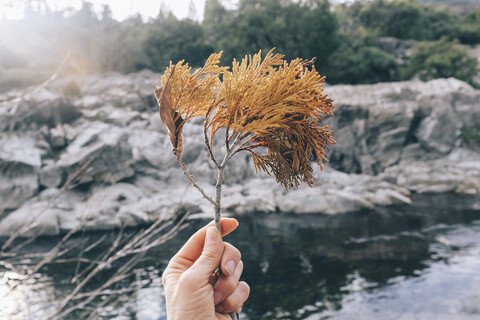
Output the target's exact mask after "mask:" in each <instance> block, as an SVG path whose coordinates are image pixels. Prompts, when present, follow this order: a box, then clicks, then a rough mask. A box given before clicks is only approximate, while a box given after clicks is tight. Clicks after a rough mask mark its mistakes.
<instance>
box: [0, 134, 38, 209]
mask: <svg viewBox="0 0 480 320" xmlns="http://www.w3.org/2000/svg"><path fill="white" fill-rule="evenodd" d="M0 150H1V153H0V211H3V210H5V209H13V208H17V207H19V206H20V205H21V204H22V203H23V202H24V201H25V200H27V199H28V198H30V197H32V196H33V195H35V194H36V193H37V190H38V179H37V171H38V169H39V168H40V166H41V164H42V162H41V157H40V150H39V149H37V148H36V147H35V139H34V138H33V137H29V136H26V135H22V134H16V133H14V134H1V135H0Z"/></svg>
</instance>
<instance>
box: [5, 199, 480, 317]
mask: <svg viewBox="0 0 480 320" xmlns="http://www.w3.org/2000/svg"><path fill="white" fill-rule="evenodd" d="M414 203H415V204H414V205H413V206H403V207H393V208H392V207H390V208H380V209H377V210H372V211H365V212H353V213H349V214H343V215H336V216H326V215H304V216H293V215H286V214H281V215H280V214H277V215H264V214H253V215H249V216H244V217H241V218H239V221H240V227H239V229H238V230H237V231H236V232H235V233H234V234H232V235H229V236H227V237H226V239H225V240H226V241H228V242H231V243H232V244H234V245H235V246H237V247H238V248H239V249H240V250H241V251H242V254H243V258H242V259H243V261H244V265H245V268H244V275H243V280H245V281H247V282H248V283H249V285H250V287H251V295H250V298H249V300H248V301H247V303H246V304H245V306H244V309H243V312H242V315H241V319H249V320H257V319H261V320H267V319H289V320H297V319H305V320H317V319H352V320H353V319H355V320H356V319H382V320H388V319H421V320H425V319H432V320H433V319H435V320H438V319H440V320H443V319H452V320H453V319H455V320H457V319H460V320H461V319H480V199H478V198H476V199H475V198H472V197H466V198H465V197H463V198H458V197H452V196H445V195H442V196H428V197H425V196H424V197H419V198H417V199H415V202H414ZM472 207H474V208H477V209H476V210H474V209H471V208H472ZM469 208H470V209H469ZM203 224H205V221H202V220H195V221H192V222H191V224H190V226H189V227H188V228H186V229H184V230H182V231H181V232H180V234H179V235H178V236H177V237H176V238H174V239H172V240H170V241H169V242H168V243H167V244H164V245H162V246H161V247H159V248H157V249H154V250H152V251H151V252H150V253H149V254H148V256H146V257H145V260H144V261H143V262H142V263H141V264H139V265H138V266H137V267H136V269H135V270H134V272H133V274H132V275H131V277H129V278H128V279H126V280H125V283H124V284H125V286H127V287H128V286H132V284H139V285H138V286H133V287H136V288H138V289H135V290H133V291H131V292H126V293H124V294H122V295H121V297H120V299H119V300H118V301H120V303H118V302H117V304H115V305H108V304H105V305H103V306H101V303H99V307H98V308H100V309H101V311H100V315H99V316H97V317H96V318H95V319H117V320H120V319H138V320H160V319H163V320H165V319H166V317H165V307H164V304H163V289H162V286H161V272H162V269H163V268H164V267H165V264H166V263H167V261H168V259H169V258H170V257H171V256H172V255H173V254H174V252H176V250H178V248H179V247H180V246H181V244H182V243H183V242H184V241H185V239H186V238H187V237H188V236H189V235H190V234H191V233H192V232H193V231H194V230H196V229H197V228H198V227H200V226H202V225H203ZM57 240H58V239H54V238H44V239H39V240H37V241H36V242H35V243H34V244H32V245H31V247H29V249H28V250H40V251H41V250H45V249H46V248H47V249H48V248H49V247H51V246H53V245H54V244H55V243H56V241H57ZM72 269H73V267H72V265H71V264H68V263H65V264H62V263H56V264H52V265H47V266H46V267H44V268H42V269H41V270H40V271H39V272H37V273H36V274H34V275H33V276H31V277H29V278H28V280H26V281H20V280H21V279H20V278H21V277H22V276H21V275H19V274H15V273H14V272H11V271H8V270H6V269H0V319H1V320H3V319H5V320H7V319H8V320H14V319H39V318H40V317H41V316H44V315H45V314H48V312H51V311H52V310H53V308H54V307H55V305H56V304H57V303H58V301H59V299H60V298H61V297H62V296H63V295H64V293H65V292H68V290H69V289H70V290H71V288H72V287H73V285H72V284H71V282H70V279H71V276H72V272H73V270H72ZM99 281H100V280H99ZM77 319H78V318H77Z"/></svg>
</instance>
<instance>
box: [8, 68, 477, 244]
mask: <svg viewBox="0 0 480 320" xmlns="http://www.w3.org/2000/svg"><path fill="white" fill-rule="evenodd" d="M159 80H160V75H159V74H155V73H152V72H149V71H142V72H139V73H135V74H130V75H120V74H115V73H109V74H105V75H88V76H77V77H72V78H69V79H58V80H56V81H54V82H53V83H50V84H49V85H48V86H46V87H44V88H41V89H40V90H36V91H32V92H28V91H25V92H9V93H6V94H4V95H0V101H5V100H8V99H9V98H12V97H15V96H19V95H21V96H22V99H16V100H10V101H5V102H0V148H1V150H2V152H1V154H0V219H1V220H0V236H8V235H11V234H13V233H15V232H17V230H19V229H20V228H24V230H22V234H23V235H25V236H31V235H34V234H42V235H58V234H61V233H65V232H67V231H69V230H72V229H75V228H81V229H84V230H109V229H113V228H118V227H120V226H122V225H127V226H137V225H141V224H148V223H151V222H152V221H155V220H156V219H158V218H165V219H169V218H172V217H174V216H175V215H177V214H181V213H182V212H185V211H187V210H188V211H190V212H192V213H194V214H196V215H198V214H200V215H203V214H207V215H210V214H211V212H212V211H213V210H212V208H211V205H210V204H209V203H208V202H207V201H206V200H204V199H202V197H201V195H200V194H199V193H198V192H197V191H196V190H194V189H193V188H192V187H190V186H189V183H188V181H187V180H186V179H185V177H184V176H183V174H182V172H181V170H180V168H179V167H178V165H177V163H176V161H175V159H174V157H173V154H172V152H171V148H170V144H169V142H168V136H167V132H166V130H165V128H164V127H163V125H162V124H161V122H160V119H159V116H158V113H157V106H156V101H155V99H154V96H153V90H154V87H155V84H158V82H159ZM72 83H73V84H74V87H75V88H77V87H78V88H77V89H79V90H78V91H79V92H78V94H75V95H72V94H71V93H70V92H69V91H68V90H66V88H69V87H72ZM326 92H327V94H328V95H329V96H330V97H333V98H334V99H335V111H334V112H335V117H333V118H329V119H325V123H326V124H328V125H329V126H330V127H331V128H332V129H333V130H334V131H335V138H336V140H337V144H336V145H335V146H333V147H332V148H330V150H329V154H328V157H329V159H330V164H329V165H328V166H326V168H325V169H324V170H323V171H322V172H320V169H319V168H315V171H316V177H317V181H316V182H315V184H314V186H313V188H309V187H308V186H301V188H300V189H299V190H291V191H289V192H286V191H285V190H284V189H283V187H281V186H280V185H277V184H276V183H275V181H274V179H273V178H271V177H268V176H266V175H264V174H259V175H256V174H255V172H254V170H253V164H252V163H251V161H250V159H249V155H248V154H247V153H244V154H238V155H237V156H235V157H234V158H233V159H232V161H231V162H230V163H229V166H228V167H227V170H226V180H225V183H226V185H225V189H224V199H223V210H224V211H225V213H226V214H230V215H233V216H235V215H240V214H248V213H252V212H265V213H276V212H289V213H295V214H311V213H323V214H338V213H344V212H349V211H356V210H362V209H373V208H375V207H376V206H390V205H403V204H410V203H411V201H412V200H411V198H412V194H417V193H434V194H439V193H456V194H468V195H480V150H479V149H478V147H476V146H471V145H467V143H466V141H465V139H464V135H463V132H464V130H465V128H474V129H476V130H480V92H478V91H476V90H474V89H473V88H472V87H470V86H469V85H468V84H466V83H464V82H461V81H459V80H456V79H438V80H433V81H429V82H425V83H424V82H420V81H408V82H398V83H383V84H376V85H362V86H344V85H342V86H329V87H327V88H326ZM202 129H203V128H202V125H201V122H199V121H192V123H190V124H188V125H187V126H186V127H185V130H184V138H185V151H184V153H183V155H182V157H183V159H184V161H185V163H186V164H187V167H188V168H189V169H190V170H191V172H192V173H193V175H194V176H195V178H196V179H197V180H198V181H199V183H200V184H201V185H202V186H203V187H204V188H205V190H206V191H207V192H208V193H209V194H212V193H213V191H214V190H213V183H214V180H215V170H214V168H213V166H212V165H211V163H210V161H209V158H208V155H207V152H206V150H205V147H204V144H203V133H202ZM215 152H218V153H221V152H222V150H221V148H220V147H219V148H218V149H216V150H215ZM472 209H475V210H480V198H479V201H478V202H473V204H472ZM30 222H32V224H29V223H30ZM27 225H29V227H28V228H27V227H25V226H27Z"/></svg>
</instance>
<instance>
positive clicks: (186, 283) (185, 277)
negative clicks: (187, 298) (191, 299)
mask: <svg viewBox="0 0 480 320" xmlns="http://www.w3.org/2000/svg"><path fill="white" fill-rule="evenodd" d="M197 278H198V277H197V275H196V274H195V273H193V272H189V271H185V272H184V273H182V274H181V275H180V277H179V278H178V286H179V287H182V288H188V287H190V286H191V285H192V284H194V283H197V282H198V281H199V279H197Z"/></svg>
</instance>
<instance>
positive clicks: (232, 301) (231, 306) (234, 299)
mask: <svg viewBox="0 0 480 320" xmlns="http://www.w3.org/2000/svg"><path fill="white" fill-rule="evenodd" d="M249 294H250V287H249V286H248V284H247V283H246V282H243V281H240V282H239V283H238V284H237V287H236V288H235V290H234V291H233V293H232V294H231V295H229V296H228V297H227V298H226V299H225V300H223V302H221V303H220V304H218V305H216V306H215V311H217V312H221V313H229V312H232V311H234V310H238V309H239V308H241V307H242V305H243V303H244V302H245V301H246V300H247V298H248V295H249Z"/></svg>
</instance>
